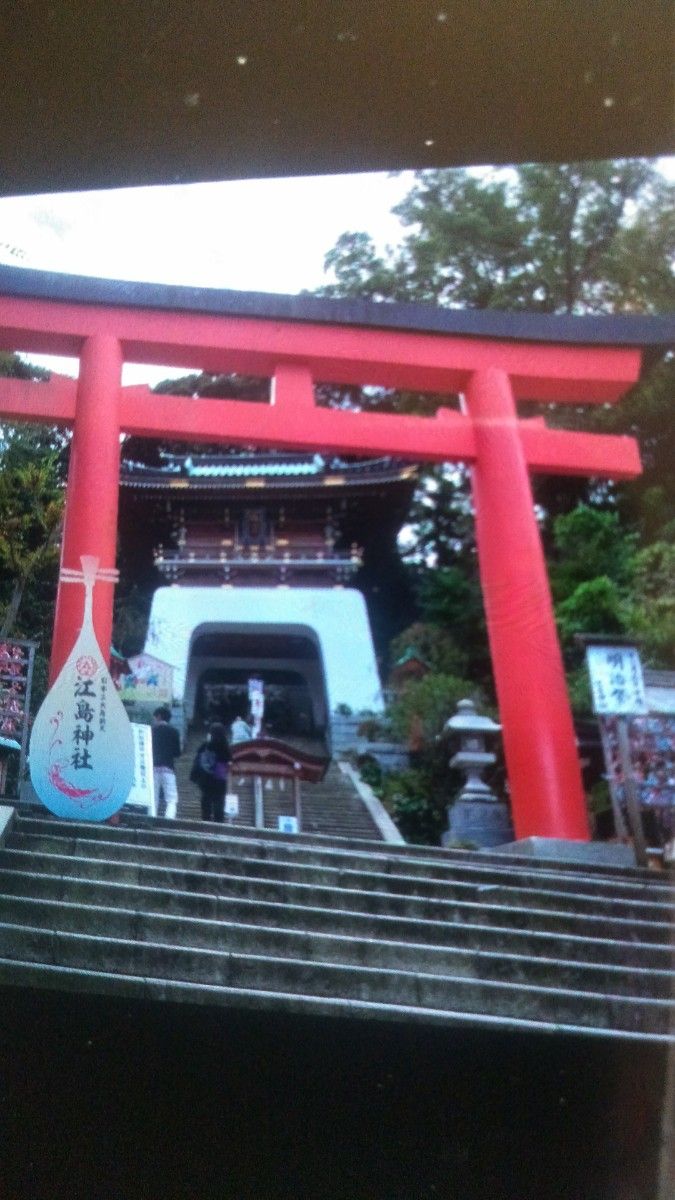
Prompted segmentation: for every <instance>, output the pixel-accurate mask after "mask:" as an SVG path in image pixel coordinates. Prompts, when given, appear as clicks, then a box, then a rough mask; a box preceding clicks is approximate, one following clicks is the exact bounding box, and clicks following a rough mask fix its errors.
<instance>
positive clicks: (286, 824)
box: [277, 817, 299, 833]
mask: <svg viewBox="0 0 675 1200" xmlns="http://www.w3.org/2000/svg"><path fill="white" fill-rule="evenodd" d="M277 823H278V828H279V833H298V832H299V830H298V818H297V817H277Z"/></svg>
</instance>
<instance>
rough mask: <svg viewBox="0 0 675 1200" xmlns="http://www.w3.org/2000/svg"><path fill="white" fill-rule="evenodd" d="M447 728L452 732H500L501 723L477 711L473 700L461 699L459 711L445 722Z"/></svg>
mask: <svg viewBox="0 0 675 1200" xmlns="http://www.w3.org/2000/svg"><path fill="white" fill-rule="evenodd" d="M445 729H446V730H448V731H449V732H451V733H457V732H459V733H462V732H463V733H484V734H487V733H499V731H500V730H501V725H498V724H497V722H496V721H493V720H492V718H491V717H485V716H483V715H482V714H481V713H478V712H476V706H475V704H474V702H473V700H460V701H459V703H458V704H457V712H456V713H455V714H454V716H452V717H450V718H449V720H447V721H446V722H445Z"/></svg>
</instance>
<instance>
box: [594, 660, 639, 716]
mask: <svg viewBox="0 0 675 1200" xmlns="http://www.w3.org/2000/svg"><path fill="white" fill-rule="evenodd" d="M586 661H587V663H588V673H589V675H590V680H591V692H592V695H593V709H594V711H595V713H596V714H597V715H598V716H599V717H605V716H614V717H636V716H643V715H644V714H645V713H647V712H648V711H649V707H648V704H647V697H646V695H645V685H644V680H643V677H642V663H641V662H640V655H639V654H638V652H637V650H636V649H635V647H634V646H609V645H608V646H587V648H586Z"/></svg>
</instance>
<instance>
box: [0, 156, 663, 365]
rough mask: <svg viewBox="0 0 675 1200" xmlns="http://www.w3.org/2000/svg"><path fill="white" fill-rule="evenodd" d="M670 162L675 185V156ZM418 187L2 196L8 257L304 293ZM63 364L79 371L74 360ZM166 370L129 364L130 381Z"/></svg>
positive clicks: (245, 187) (382, 228)
mask: <svg viewBox="0 0 675 1200" xmlns="http://www.w3.org/2000/svg"><path fill="white" fill-rule="evenodd" d="M661 165H662V167H663V169H664V171H665V173H666V174H668V175H669V176H670V177H671V178H675V158H672V159H666V160H664V159H662V160H661ZM411 183H412V173H411V172H404V173H401V174H398V175H394V176H392V175H387V174H370V175H332V176H316V177H311V178H299V179H297V178H296V179H271V180H245V181H241V182H234V183H204V184H189V185H180V186H174V187H154V188H129V189H125V190H118V191H105V192H81V193H70V194H62V195H59V194H56V195H48V196H33V197H30V196H29V197H9V198H0V262H5V263H10V264H14V265H16V266H24V267H34V268H38V269H42V270H52V271H63V272H67V273H71V274H83V275H94V276H100V277H103V278H106V277H107V278H117V279H138V280H147V281H148V282H158V283H176V284H191V285H194V286H198V287H219V288H236V289H239V290H242V291H262V292H289V293H296V292H299V291H301V290H302V289H303V288H309V289H311V288H315V287H317V286H318V285H319V284H321V283H322V282H323V281H324V279H325V277H324V273H323V260H324V256H325V254H326V253H327V251H328V250H329V249H330V248H331V246H333V245H334V243H335V241H336V239H337V238H338V237H339V235H340V234H341V233H343V232H344V231H345V230H347V229H350V230H361V229H365V230H367V231H368V232H370V233H371V234H372V236H373V237H374V239H375V241H376V243H377V244H378V246H380V247H384V246H385V245H386V244H392V243H395V242H396V241H397V240H398V238H399V237H400V234H401V227H400V225H399V223H398V221H397V219H396V218H395V217H393V216H392V215H391V208H392V206H393V205H394V204H396V203H397V202H398V201H399V200H400V199H401V198H402V197H403V196H404V195H405V194H406V192H407V191H408V190H409V188H410V186H411ZM32 357H35V356H32ZM35 360H36V361H37V359H35ZM40 361H46V360H44V359H43V360H40ZM54 366H55V367H56V369H59V370H68V369H70V373H72V374H75V373H76V369H77V364H76V363H75V361H74V360H72V362H71V363H70V364H68V363H67V362H66V360H59V363H58V366H57V365H56V363H54ZM168 373H169V372H168V371H164V370H159V371H155V370H153V369H152V368H148V367H136V368H134V367H129V366H127V367H126V368H125V375H124V381H125V382H128V383H131V382H139V381H143V380H148V381H149V382H155V381H157V380H158V379H159V378H162V377H164V376H166V375H167V374H168ZM171 373H172V374H176V373H180V372H175V371H174V372H171Z"/></svg>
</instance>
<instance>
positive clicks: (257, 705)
mask: <svg viewBox="0 0 675 1200" xmlns="http://www.w3.org/2000/svg"><path fill="white" fill-rule="evenodd" d="M248 703H249V707H250V709H251V716H252V717H253V729H252V732H253V736H254V738H257V737H260V731H261V729H262V719H263V715H264V712H265V685H264V683H263V681H262V679H249V681H248Z"/></svg>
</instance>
